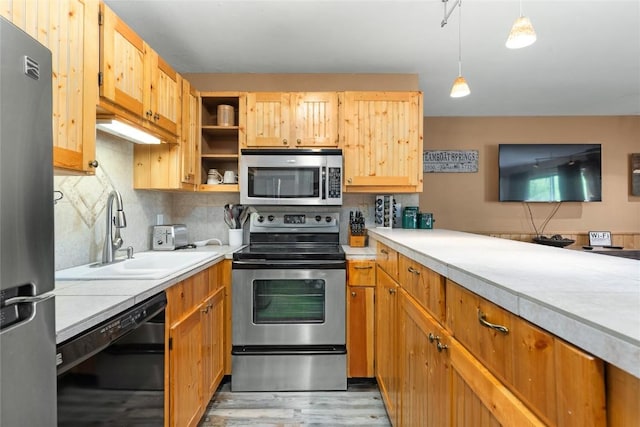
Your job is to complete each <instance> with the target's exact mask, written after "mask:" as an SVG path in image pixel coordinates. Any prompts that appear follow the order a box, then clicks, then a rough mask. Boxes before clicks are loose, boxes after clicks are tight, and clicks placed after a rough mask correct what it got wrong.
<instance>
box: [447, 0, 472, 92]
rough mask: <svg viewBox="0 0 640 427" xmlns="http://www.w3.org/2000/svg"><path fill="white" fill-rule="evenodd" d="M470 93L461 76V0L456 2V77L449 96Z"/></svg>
mask: <svg viewBox="0 0 640 427" xmlns="http://www.w3.org/2000/svg"><path fill="white" fill-rule="evenodd" d="M470 93H471V89H469V85H468V84H467V81H466V80H465V78H464V77H462V0H460V1H459V2H458V77H456V78H455V80H454V81H453V86H452V87H451V93H450V94H449V96H451V98H462V97H463V96H467V95H469V94H470Z"/></svg>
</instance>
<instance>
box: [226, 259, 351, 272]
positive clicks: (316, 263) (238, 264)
mask: <svg viewBox="0 0 640 427" xmlns="http://www.w3.org/2000/svg"><path fill="white" fill-rule="evenodd" d="M346 265H347V264H346V261H344V260H312V261H292V260H238V261H233V263H232V268H238V269H251V268H254V269H262V270H267V269H276V268H287V269H292V268H307V269H314V270H319V269H344V268H346Z"/></svg>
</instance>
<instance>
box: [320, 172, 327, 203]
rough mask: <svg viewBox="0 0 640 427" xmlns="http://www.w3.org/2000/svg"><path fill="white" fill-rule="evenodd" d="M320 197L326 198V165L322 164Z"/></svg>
mask: <svg viewBox="0 0 640 427" xmlns="http://www.w3.org/2000/svg"><path fill="white" fill-rule="evenodd" d="M320 198H321V199H322V200H326V199H327V167H326V166H322V185H321V186H320Z"/></svg>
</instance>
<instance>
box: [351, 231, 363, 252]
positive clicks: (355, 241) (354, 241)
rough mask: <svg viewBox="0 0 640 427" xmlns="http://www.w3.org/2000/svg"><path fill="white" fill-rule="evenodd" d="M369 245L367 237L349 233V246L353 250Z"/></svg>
mask: <svg viewBox="0 0 640 427" xmlns="http://www.w3.org/2000/svg"><path fill="white" fill-rule="evenodd" d="M366 245H367V235H366V234H362V235H358V236H354V235H353V234H351V232H349V246H351V247H352V248H364V247H365V246H366Z"/></svg>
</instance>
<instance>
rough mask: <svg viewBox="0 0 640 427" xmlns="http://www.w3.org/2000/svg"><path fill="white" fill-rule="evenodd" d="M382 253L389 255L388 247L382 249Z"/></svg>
mask: <svg viewBox="0 0 640 427" xmlns="http://www.w3.org/2000/svg"><path fill="white" fill-rule="evenodd" d="M380 253H381V254H385V255H389V252H388V251H387V250H386V249H380Z"/></svg>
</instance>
